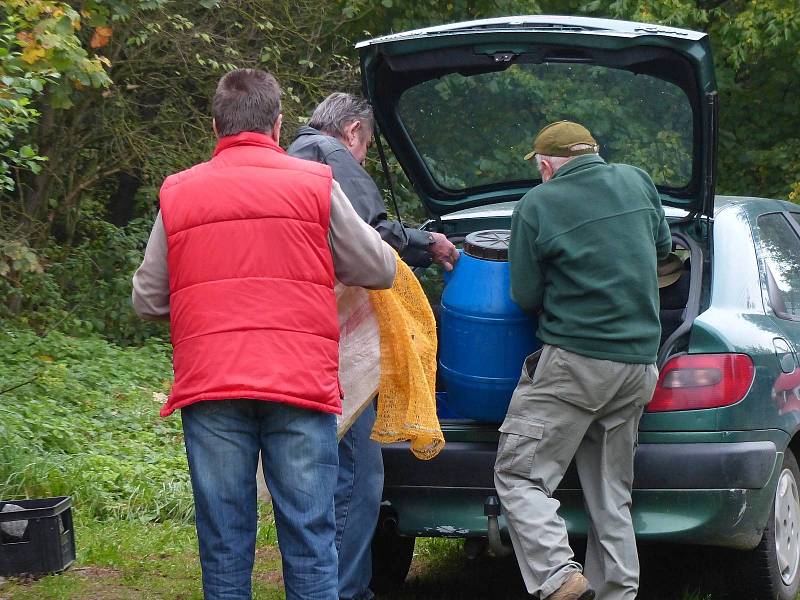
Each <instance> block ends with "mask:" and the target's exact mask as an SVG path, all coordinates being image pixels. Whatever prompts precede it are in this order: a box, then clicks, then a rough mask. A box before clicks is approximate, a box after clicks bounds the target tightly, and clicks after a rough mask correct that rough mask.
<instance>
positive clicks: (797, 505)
mask: <svg viewBox="0 0 800 600" xmlns="http://www.w3.org/2000/svg"><path fill="white" fill-rule="evenodd" d="M742 558H743V561H742V567H743V568H742V570H741V571H740V575H741V577H742V581H741V583H742V585H741V587H740V586H737V588H738V590H736V591H735V592H734V593H733V594H732V595H733V597H735V598H742V600H744V599H745V598H746V599H748V600H751V599H752V600H794V599H795V598H796V597H797V594H798V591H799V590H800V469H799V468H798V466H797V460H796V459H795V457H794V454H792V452H791V450H788V449H787V451H786V453H785V454H784V458H783V467H782V468H781V474H780V477H779V478H778V486H777V489H776V490H775V498H774V501H773V504H772V511H771V513H770V516H769V520H768V521H767V526H766V528H765V529H764V535H763V537H762V538H761V542H760V543H759V545H758V547H756V548H755V549H754V550H752V551H750V552H748V553H746V554H745V555H744V556H743V557H742Z"/></svg>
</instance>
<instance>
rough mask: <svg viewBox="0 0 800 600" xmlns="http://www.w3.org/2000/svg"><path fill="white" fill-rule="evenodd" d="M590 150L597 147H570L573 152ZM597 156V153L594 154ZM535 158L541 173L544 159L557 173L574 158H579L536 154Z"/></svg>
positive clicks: (578, 145)
mask: <svg viewBox="0 0 800 600" xmlns="http://www.w3.org/2000/svg"><path fill="white" fill-rule="evenodd" d="M590 148H597V146H596V145H595V146H592V145H591V144H575V145H574V146H570V147H569V149H570V150H571V151H573V152H576V151H578V150H589V149H590ZM594 154H597V152H594ZM578 156H585V154H580V155H578ZM534 158H535V159H536V166H537V167H538V168H539V172H541V170H542V159H545V158H546V159H547V162H549V163H550V165H551V166H552V167H553V172H554V173H555V172H556V171H558V170H559V169H560V168H561V167H563V166H564V165H565V164H567V163H568V162H569V161H571V160H572V159H573V158H578V157H577V156H547V155H546V154H534Z"/></svg>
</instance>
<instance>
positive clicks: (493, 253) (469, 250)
mask: <svg viewBox="0 0 800 600" xmlns="http://www.w3.org/2000/svg"><path fill="white" fill-rule="evenodd" d="M510 239H511V231H510V230H508V229H487V230H485V231H475V232H474V233H470V234H469V235H468V236H467V238H466V239H465V240H464V253H465V254H468V255H470V256H474V257H475V258H482V259H484V260H497V261H507V260H508V241H509V240H510Z"/></svg>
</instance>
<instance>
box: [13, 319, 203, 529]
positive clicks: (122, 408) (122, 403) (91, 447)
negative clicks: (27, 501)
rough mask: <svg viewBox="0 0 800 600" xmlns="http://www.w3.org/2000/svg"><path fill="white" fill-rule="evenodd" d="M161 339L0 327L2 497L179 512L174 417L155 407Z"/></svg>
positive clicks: (183, 480) (162, 360)
mask: <svg viewBox="0 0 800 600" xmlns="http://www.w3.org/2000/svg"><path fill="white" fill-rule="evenodd" d="M170 378H171V368H170V356H169V347H168V346H166V345H164V344H163V343H149V344H146V345H144V346H142V347H140V348H127V349H122V348H119V347H117V346H114V345H112V344H109V343H108V342H106V341H104V340H102V339H100V338H99V337H96V336H94V337H86V338H83V339H78V338H72V337H68V336H66V335H64V334H61V333H58V332H53V333H50V334H49V335H47V336H46V337H39V336H37V335H36V334H35V333H34V332H33V331H31V330H25V329H5V330H4V331H0V392H2V393H1V394H0V439H2V440H3V443H2V444H0V497H2V498H4V499H6V498H14V497H43V496H57V495H70V496H72V497H73V499H74V502H75V505H76V506H77V507H78V508H79V509H80V510H81V512H82V513H83V514H84V515H86V516H90V517H96V518H104V519H105V518H113V519H136V520H143V521H150V520H159V521H160V520H165V519H176V520H187V519H188V518H189V517H190V515H191V513H192V499H191V498H192V497H191V487H190V484H189V476H188V470H187V466H186V457H185V453H184V450H183V444H182V431H181V425H180V419H178V418H176V417H172V418H169V419H161V418H160V417H159V416H158V409H159V407H160V404H161V403H162V402H163V400H164V393H165V392H166V390H167V389H168V387H169V382H170Z"/></svg>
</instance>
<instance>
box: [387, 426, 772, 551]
mask: <svg viewBox="0 0 800 600" xmlns="http://www.w3.org/2000/svg"><path fill="white" fill-rule="evenodd" d="M496 450H497V445H496V443H494V442H448V444H447V446H446V447H445V449H444V450H443V451H442V453H441V454H439V456H437V457H436V458H435V459H433V460H431V461H418V460H416V459H415V458H414V457H413V456H412V455H411V453H410V452H409V451H408V448H407V446H406V445H405V444H392V445H389V446H386V447H385V448H384V451H383V456H384V463H385V472H386V476H385V485H384V501H385V504H386V505H387V507H390V508H391V510H392V511H393V512H394V513H395V515H396V518H397V525H398V530H399V532H400V533H401V534H403V535H413V536H420V537H429V536H430V537H434V536H448V537H473V536H477V537H481V536H485V535H486V517H485V516H484V514H483V504H484V502H485V500H486V498H487V497H488V496H490V495H493V494H495V490H494V482H493V467H494V461H495V455H496ZM782 460H783V456H782V454H781V453H780V452H778V450H777V448H776V446H775V444H774V443H773V442H771V441H753V442H735V443H690V444H642V445H640V446H639V449H638V451H637V454H636V461H635V478H634V494H633V508H632V512H633V520H634V527H635V529H636V534H637V537H638V538H639V539H642V540H647V539H650V540H662V541H673V542H681V543H696V544H706V545H715V546H728V547H735V548H752V547H754V546H755V545H756V544H757V543H758V541H759V540H760V538H761V534H762V530H763V527H764V525H765V523H766V520H767V517H768V515H769V511H770V508H771V503H772V496H773V494H774V490H775V485H776V484H777V478H778V475H779V471H780V466H781V463H782ZM555 496H556V498H558V499H559V501H561V504H562V506H561V509H560V510H559V513H560V514H561V516H562V517H563V518H564V519H565V520H566V522H567V526H568V529H569V532H570V534H572V535H576V536H585V535H586V532H587V528H588V523H587V519H586V515H585V513H584V510H583V500H582V493H581V491H580V483H579V481H578V477H577V473H576V471H575V468H574V465H573V466H571V467H570V469H569V470H568V472H567V474H566V476H565V478H564V481H563V482H562V484H561V486H559V489H558V491H557V492H556V494H555ZM501 526H502V527H503V528H504V526H505V523H503V522H502V518H501ZM504 533H505V532H504ZM506 535H507V534H506Z"/></svg>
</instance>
